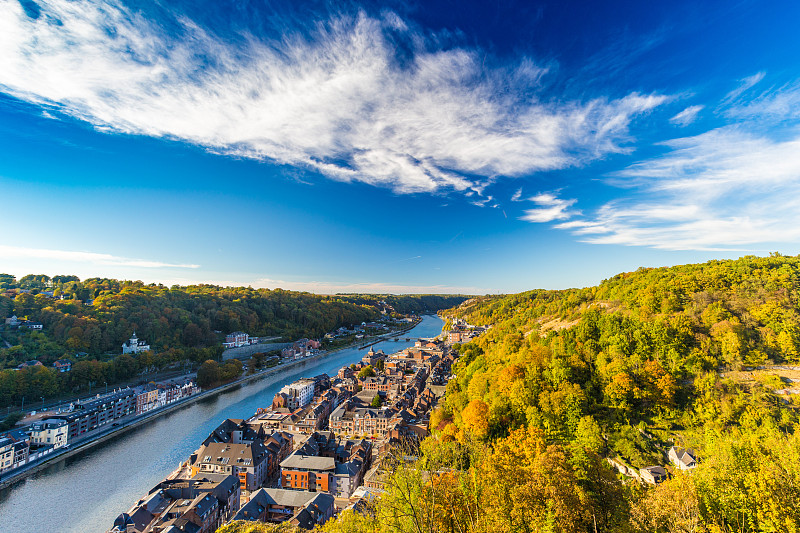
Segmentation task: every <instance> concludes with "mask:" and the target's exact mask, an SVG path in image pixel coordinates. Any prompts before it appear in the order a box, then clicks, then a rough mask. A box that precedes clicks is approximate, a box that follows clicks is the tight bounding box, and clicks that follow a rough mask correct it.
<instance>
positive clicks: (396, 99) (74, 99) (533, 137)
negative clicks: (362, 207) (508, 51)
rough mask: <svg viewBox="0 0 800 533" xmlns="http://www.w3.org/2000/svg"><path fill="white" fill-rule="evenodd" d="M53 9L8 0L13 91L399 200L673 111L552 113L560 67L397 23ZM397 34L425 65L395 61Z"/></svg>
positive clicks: (553, 155) (633, 107) (593, 147)
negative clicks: (233, 29)
mask: <svg viewBox="0 0 800 533" xmlns="http://www.w3.org/2000/svg"><path fill="white" fill-rule="evenodd" d="M40 4H41V16H39V17H38V18H31V17H29V16H28V15H26V14H25V12H24V10H23V9H22V7H21V6H20V4H19V3H17V2H0V50H2V51H3V52H2V54H0V88H1V89H2V90H3V91H4V92H7V93H9V94H11V95H14V96H15V97H17V98H21V99H23V100H26V101H28V102H33V103H36V104H41V105H43V106H46V107H48V108H49V112H50V113H51V114H52V113H62V114H66V115H69V116H72V117H77V118H78V119H80V120H84V121H86V122H88V123H90V124H92V125H94V126H95V127H96V128H98V129H102V130H109V131H115V132H123V133H133V134H142V135H148V136H153V137H165V138H173V139H178V140H183V141H186V142H190V143H194V144H197V145H200V146H203V147H206V148H207V149H209V150H211V151H215V152H219V153H222V154H232V155H237V156H243V157H248V158H256V159H270V160H274V161H276V162H279V163H284V164H288V165H293V166H303V167H307V168H311V169H315V170H317V171H319V172H321V173H323V174H324V175H326V176H328V177H330V178H333V179H337V180H342V181H362V182H366V183H370V184H373V185H379V186H385V187H390V188H392V189H394V190H396V191H399V192H432V191H436V190H439V189H448V190H458V191H466V190H475V191H478V192H480V191H481V190H482V188H483V187H484V186H485V184H486V183H487V180H491V179H494V178H496V177H497V176H501V175H502V176H518V175H522V174H528V173H532V172H537V171H542V170H552V169H558V168H564V167H567V166H571V165H578V164H581V163H584V162H586V161H587V160H591V159H594V158H598V157H602V156H604V155H607V154H609V153H618V152H625V151H626V150H627V148H626V142H627V141H628V128H629V125H630V123H631V121H632V120H633V119H634V118H635V117H637V116H638V115H641V114H643V113H647V112H648V111H650V110H651V109H653V108H654V107H656V106H658V105H660V104H661V103H663V102H664V101H665V100H666V98H665V97H664V96H659V95H641V94H636V93H633V94H629V95H627V96H624V97H622V98H618V99H606V98H595V99H591V100H588V101H582V102H579V101H571V102H552V101H542V100H540V99H539V98H537V96H536V95H537V93H538V90H539V89H540V83H541V78H542V76H545V75H546V73H547V68H544V67H540V66H538V65H536V64H535V63H534V62H533V61H531V60H529V59H523V60H521V61H520V62H518V63H517V64H516V65H513V66H510V67H504V68H495V69H491V68H487V67H485V66H484V62H483V54H482V53H481V52H480V51H478V50H472V49H466V48H459V47H453V46H450V47H447V46H444V47H443V46H442V45H441V42H442V39H440V38H439V36H435V35H426V34H424V33H422V32H420V31H418V30H415V29H410V28H409V27H408V25H407V24H406V23H405V22H404V21H402V20H401V19H399V17H397V15H395V14H392V13H389V14H387V15H384V17H383V18H382V19H376V18H371V17H368V16H366V15H363V14H362V15H359V16H356V17H347V16H342V17H339V18H335V19H333V20H330V21H329V22H327V23H324V24H319V25H318V26H316V27H315V28H313V29H312V31H310V32H307V33H305V34H301V33H300V32H298V33H297V34H287V35H284V36H282V38H281V39H279V40H274V41H264V40H258V39H256V38H254V37H252V36H244V38H243V39H242V42H243V44H242V43H240V44H236V45H233V44H230V43H228V42H225V41H224V40H222V39H220V38H218V37H216V36H215V35H213V34H211V33H210V32H208V31H207V30H206V29H204V28H201V27H199V26H198V25H196V24H195V23H193V22H192V21H190V20H187V19H185V18H182V17H178V18H177V19H176V21H175V23H176V24H175V26H176V27H177V28H178V30H175V28H172V30H171V33H168V32H167V31H165V30H164V29H162V28H161V27H159V26H158V25H157V24H155V23H154V22H152V21H149V20H145V19H144V18H143V16H142V15H140V14H139V13H138V12H136V11H133V10H130V9H128V8H126V7H124V6H123V5H122V4H120V3H117V2H116V1H114V0H111V1H108V2H101V1H89V0H51V1H43V2H40ZM176 31H177V33H179V34H180V35H179V36H177V37H175V36H173V34H174V33H175V32H176ZM389 32H391V33H392V38H391V39H398V38H400V39H404V40H405V41H406V42H407V44H408V46H409V47H410V49H411V51H412V52H411V56H410V59H408V60H407V61H403V62H401V61H398V60H397V59H396V58H395V55H394V54H395V47H394V45H393V44H392V40H391V39H390V38H389V37H387V33H389ZM302 35H305V36H302Z"/></svg>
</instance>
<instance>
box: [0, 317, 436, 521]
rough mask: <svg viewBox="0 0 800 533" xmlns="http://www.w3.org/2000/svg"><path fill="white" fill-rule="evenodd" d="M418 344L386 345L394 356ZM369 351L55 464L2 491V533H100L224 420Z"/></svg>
mask: <svg viewBox="0 0 800 533" xmlns="http://www.w3.org/2000/svg"><path fill="white" fill-rule="evenodd" d="M443 325H444V322H443V321H442V320H441V319H440V318H439V317H437V316H425V317H423V319H422V322H421V323H420V324H419V325H417V326H416V327H415V328H414V329H412V330H410V331H408V332H407V333H403V334H402V336H403V338H405V337H410V338H417V337H434V336H436V335H438V334H439V333H441V331H442V326H443ZM413 344H414V342H413V341H410V342H406V341H402V340H401V341H397V342H395V341H393V340H391V341H383V342H381V343H379V344H377V345H375V349H376V350H383V351H384V352H386V353H392V352H396V351H399V350H402V349H403V348H407V347H408V346H412V345H413ZM366 352H367V349H363V350H358V349H356V348H350V349H346V350H342V351H339V352H335V353H332V354H331V355H330V356H327V357H323V358H321V359H318V360H315V361H309V362H308V364H307V365H306V366H301V367H296V368H291V369H287V370H286V372H285V373H278V374H275V375H272V376H269V377H265V378H264V379H262V380H256V381H252V382H250V383H247V384H243V385H241V386H237V387H234V388H233V389H230V390H227V391H224V392H221V393H219V394H217V395H214V396H211V397H208V398H204V399H202V400H199V401H197V402H195V403H192V404H190V405H187V406H185V407H183V408H180V409H177V410H175V411H173V412H170V413H168V414H165V415H164V416H162V417H159V418H157V419H155V420H153V421H151V422H148V423H147V424H145V425H143V426H141V427H138V428H136V429H134V430H132V431H128V432H125V433H123V434H122V435H120V436H119V437H117V438H115V439H112V440H110V441H107V442H104V443H102V444H99V445H97V446H95V447H94V448H91V449H89V450H86V451H85V452H82V453H79V454H77V455H74V456H72V457H69V458H66V459H64V460H62V461H58V462H55V463H53V464H52V465H50V466H49V467H47V468H45V469H44V470H42V471H41V472H38V473H36V474H33V475H32V476H30V477H28V478H27V479H25V480H24V481H21V482H20V483H18V484H16V485H13V486H11V487H9V488H6V489H3V490H2V491H0V533H37V532H40V531H41V532H45V531H59V532H62V533H67V532H74V533H91V532H103V531H105V530H107V529H109V528H110V527H111V526H112V525H113V523H114V519H115V518H116V517H117V516H118V515H119V514H120V513H122V512H124V511H127V510H128V508H130V506H131V505H133V504H134V503H135V502H136V501H137V500H138V499H139V498H141V497H142V496H144V495H145V494H146V493H147V491H149V490H150V489H151V488H153V486H155V485H156V484H157V483H158V482H159V481H161V480H162V479H164V478H165V477H166V476H167V475H169V473H170V472H172V471H173V470H174V469H175V468H176V467H177V466H178V464H179V463H180V462H181V461H184V460H186V458H188V457H189V455H190V454H191V453H192V452H193V451H194V450H196V449H197V448H198V446H199V445H200V442H201V441H202V440H203V439H204V438H205V437H206V436H207V435H208V434H209V433H211V431H212V430H213V429H214V428H215V427H217V426H218V425H219V423H220V422H222V421H223V420H225V419H226V418H248V417H249V416H251V415H252V414H254V413H255V411H256V409H258V408H259V407H268V406H269V405H271V403H272V397H273V396H274V395H275V394H276V393H277V392H278V391H279V390H280V389H281V387H283V386H284V385H286V384H287V383H291V382H292V381H294V380H296V379H298V378H301V377H306V376H308V377H310V376H315V375H318V374H322V373H327V374H329V375H333V374H335V373H336V372H338V370H339V368H341V367H342V366H344V365H349V364H350V363H354V362H356V361H358V360H359V359H361V357H362V356H363V355H364V354H365V353H366Z"/></svg>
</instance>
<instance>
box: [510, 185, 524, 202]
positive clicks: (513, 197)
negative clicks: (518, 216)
mask: <svg viewBox="0 0 800 533" xmlns="http://www.w3.org/2000/svg"><path fill="white" fill-rule="evenodd" d="M521 198H522V188H521V187H520V188H519V189H517V191H516V192H515V193H514V194H512V195H511V201H512V202H519V201H520V199H521Z"/></svg>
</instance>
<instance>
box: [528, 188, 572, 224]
mask: <svg viewBox="0 0 800 533" xmlns="http://www.w3.org/2000/svg"><path fill="white" fill-rule="evenodd" d="M530 201H531V202H533V203H535V204H536V205H539V206H540V207H538V208H536V209H526V210H525V214H524V215H522V216H521V217H520V219H521V220H526V221H528V222H553V221H554V220H566V219H568V218H572V217H573V216H575V215H579V214H580V212H579V211H571V210H569V207H571V206H572V205H573V204H574V203H575V202H576V201H577V200H575V199H571V200H563V199H561V198H558V197H557V196H555V195H554V194H551V193H541V194H537V195H536V196H533V197H532V198H530Z"/></svg>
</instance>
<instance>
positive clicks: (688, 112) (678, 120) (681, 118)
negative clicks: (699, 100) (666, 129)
mask: <svg viewBox="0 0 800 533" xmlns="http://www.w3.org/2000/svg"><path fill="white" fill-rule="evenodd" d="M704 107H705V106H702V105H692V106H689V107H687V108H686V109H684V110H683V111H681V112H680V113H678V114H677V115H675V116H674V117H672V118H671V119H669V121H670V122H671V123H673V124H676V125H678V126H688V125H689V124H691V123H692V122H694V121H695V120H696V119H697V115H698V114H699V113H700V111H702V110H703V108H704Z"/></svg>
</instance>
